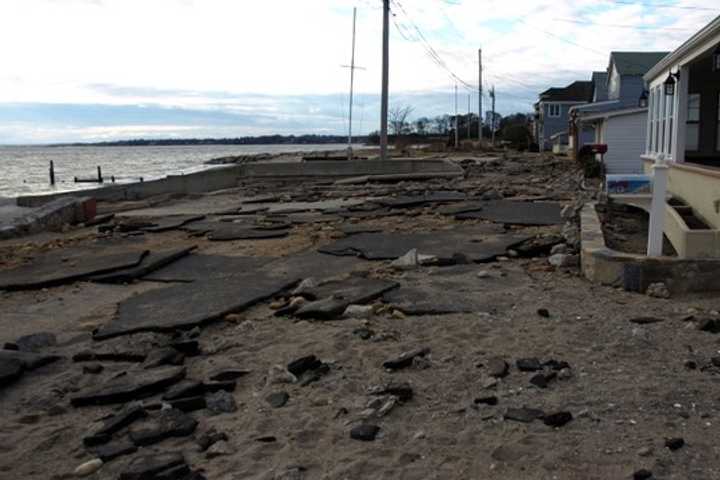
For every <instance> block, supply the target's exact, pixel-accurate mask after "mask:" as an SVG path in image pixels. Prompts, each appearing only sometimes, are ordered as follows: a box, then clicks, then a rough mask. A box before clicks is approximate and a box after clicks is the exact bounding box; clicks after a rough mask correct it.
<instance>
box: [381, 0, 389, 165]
mask: <svg viewBox="0 0 720 480" xmlns="http://www.w3.org/2000/svg"><path fill="white" fill-rule="evenodd" d="M389 87H390V0H383V60H382V100H381V104H380V159H381V160H387V159H388V90H389Z"/></svg>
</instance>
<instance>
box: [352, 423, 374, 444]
mask: <svg viewBox="0 0 720 480" xmlns="http://www.w3.org/2000/svg"><path fill="white" fill-rule="evenodd" d="M378 433H380V427H378V426H377V425H370V424H363V425H358V426H357V427H354V428H353V429H352V430H350V438H352V439H353V440H360V441H362V442H372V441H374V440H375V438H376V437H377V434H378Z"/></svg>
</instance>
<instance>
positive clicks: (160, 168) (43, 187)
mask: <svg viewBox="0 0 720 480" xmlns="http://www.w3.org/2000/svg"><path fill="white" fill-rule="evenodd" d="M344 148H346V146H345V145H334V144H329V145H188V146H172V147H47V146H0V197H17V196H20V195H28V194H37V193H52V192H62V191H68V190H81V189H85V188H96V187H97V186H98V184H97V183H74V181H73V178H74V177H79V178H96V177H97V167H98V165H99V166H100V167H101V168H102V173H103V177H104V178H105V179H106V184H107V181H108V180H109V179H110V176H112V175H114V176H115V177H116V181H117V182H118V183H127V182H131V181H137V178H138V177H143V179H144V180H152V179H156V178H162V177H165V176H166V175H169V174H181V173H191V172H194V171H198V170H203V169H206V168H213V167H212V166H209V165H204V162H206V161H208V160H211V159H213V158H220V157H226V156H230V155H252V154H257V153H270V154H274V153H286V152H312V151H327V150H342V149H344ZM50 160H52V161H53V162H54V164H55V182H56V183H55V186H54V187H53V186H51V185H50V180H49V178H50V177H49V166H50ZM131 177H134V178H131Z"/></svg>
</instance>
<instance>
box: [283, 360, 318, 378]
mask: <svg viewBox="0 0 720 480" xmlns="http://www.w3.org/2000/svg"><path fill="white" fill-rule="evenodd" d="M320 365H322V362H321V361H320V360H318V358H317V357H316V356H315V355H308V356H306V357H302V358H298V359H297V360H293V361H292V362H290V363H289V364H288V366H287V370H288V372H290V373H292V374H293V375H295V376H296V377H299V376H300V375H302V374H303V373H305V372H307V371H308V370H315V369H316V368H318V367H320Z"/></svg>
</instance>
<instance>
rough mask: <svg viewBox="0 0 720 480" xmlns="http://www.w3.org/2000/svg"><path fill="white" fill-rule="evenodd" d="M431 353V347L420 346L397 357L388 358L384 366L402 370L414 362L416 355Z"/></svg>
mask: <svg viewBox="0 0 720 480" xmlns="http://www.w3.org/2000/svg"><path fill="white" fill-rule="evenodd" d="M429 354H430V348H420V349H417V350H412V351H410V352H405V353H403V354H401V355H400V356H399V357H397V358H394V359H391V360H386V361H385V362H383V368H386V369H388V370H400V369H403V368H407V367H409V366H411V365H412V364H413V360H414V359H415V357H425V356H426V355H429Z"/></svg>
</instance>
